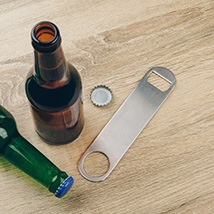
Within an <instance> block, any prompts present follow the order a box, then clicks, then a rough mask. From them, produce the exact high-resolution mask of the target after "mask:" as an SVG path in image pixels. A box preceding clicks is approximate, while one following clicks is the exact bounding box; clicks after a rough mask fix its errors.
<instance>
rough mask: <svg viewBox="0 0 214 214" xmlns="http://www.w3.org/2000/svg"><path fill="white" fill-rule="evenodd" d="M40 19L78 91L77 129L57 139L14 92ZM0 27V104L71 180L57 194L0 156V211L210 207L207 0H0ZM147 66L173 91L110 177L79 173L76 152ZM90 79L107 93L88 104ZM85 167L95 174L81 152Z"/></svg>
mask: <svg viewBox="0 0 214 214" xmlns="http://www.w3.org/2000/svg"><path fill="white" fill-rule="evenodd" d="M42 20H50V21H52V22H54V23H55V24H56V25H57V26H58V27H59V29H60V31H61V35H62V39H63V44H62V45H63V49H64V52H65V56H66V58H67V60H68V61H69V62H70V63H72V64H73V65H74V66H75V67H76V68H77V69H78V70H79V72H80V74H81V77H82V82H83V89H84V90H83V99H84V114H85V126H84V130H83V132H82V134H81V136H80V137H79V138H78V139H77V140H76V141H74V142H72V143H70V144H68V145H63V146H57V147H56V146H50V145H47V144H46V143H44V142H43V141H42V140H41V139H40V138H39V137H38V136H37V134H36V133H35V131H34V126H33V121H32V117H31V114H30V110H29V104H28V101H27V98H26V96H25V90H24V86H25V79H26V75H27V73H28V71H29V69H30V68H31V66H32V65H33V49H32V46H31V41H30V31H31V28H32V27H33V26H34V25H35V24H36V23H37V22H39V21H42ZM0 26H1V30H0V104H2V105H3V106H4V107H6V108H7V109H8V110H9V111H10V112H11V113H12V114H13V115H14V117H15V118H16V121H17V125H18V129H19V131H20V133H21V134H22V135H23V136H24V137H25V138H26V139H27V140H29V141H30V142H31V143H32V144H33V145H34V146H36V147H37V148H38V149H39V150H40V151H41V152H42V153H43V154H45V155H46V156H47V157H48V158H49V159H50V160H52V161H53V162H54V163H55V164H56V165H57V166H58V167H59V168H60V169H63V170H65V171H66V172H68V173H69V174H71V175H72V176H73V177H74V178H75V185H74V186H73V188H72V190H71V191H70V192H69V193H68V194H67V196H65V198H63V199H57V198H55V197H54V196H53V195H52V194H51V193H50V192H49V191H48V190H47V189H46V188H44V187H43V186H41V185H40V184H38V183H37V182H36V181H34V180H33V179H31V178H29V177H28V176H27V175H25V174H24V173H22V172H20V171H19V170H18V169H16V168H15V167H14V166H12V165H11V164H9V163H7V162H6V161H4V160H3V159H2V158H1V159H0V192H1V196H0V213H1V214H30V213H32V214H34V213H37V214H40V213H45V214H49V213H51V214H59V213H60V214H64V213H72V214H73V213H87V214H90V213H93V214H95V213H99V214H100V213H110V214H114V213H115V214H119V213H137V214H144V213H146V214H147V213H148V214H184V213H185V214H213V213H214V137H213V135H214V129H213V128H214V126H213V125H214V87H213V86H214V2H213V0H189V1H187V0H177V1H176V0H132V1H130V0H116V1H115V0H106V1H105V0H88V1H87V0H71V1H68V0H61V1H57V0H53V1H49V0H43V1H41V0H38V1H35V0H16V1H15V0H0ZM153 66H164V67H166V68H168V69H170V70H171V71H172V72H173V73H174V74H175V75H176V78H177V85H176V88H175V90H174V91H173V93H172V94H171V95H170V97H169V99H168V100H167V101H166V102H165V103H164V105H163V106H162V108H161V109H160V110H159V111H158V113H157V114H156V115H155V117H154V118H153V119H152V121H151V122H150V123H149V124H148V126H147V127H146V128H145V129H144V131H143V132H142V133H141V135H140V136H139V137H138V139H137V140H136V141H135V143H134V144H133V146H132V147H131V148H130V149H129V150H128V152H127V153H126V154H125V156H124V158H123V159H122V160H121V162H120V163H119V164H118V166H117V167H116V169H115V170H114V171H113V173H112V174H111V175H110V177H109V178H108V179H107V180H106V181H104V182H101V183H91V182H89V181H86V180H85V179H84V178H82V177H81V175H80V174H79V172H78V170H77V161H78V159H79V158H80V156H81V154H82V153H83V152H84V151H85V149H86V148H87V146H89V145H90V143H91V142H92V141H93V139H94V138H95V137H96V135H97V134H98V133H99V132H100V131H101V130H102V128H103V127H104V126H105V124H106V123H107V121H108V120H109V119H110V118H111V117H112V115H113V114H114V112H116V110H117V109H118V108H119V106H120V105H121V104H122V102H123V101H124V100H125V99H126V97H127V96H128V95H129V94H130V93H131V91H132V90H133V89H134V88H135V86H136V85H137V83H138V81H139V80H140V79H141V78H142V77H143V75H144V74H145V73H146V72H147V71H148V70H149V69H150V68H151V67H153ZM98 84H105V85H107V86H108V87H110V88H111V89H112V91H113V95H114V98H113V101H112V103H111V104H110V105H108V106H106V107H104V108H97V107H95V106H93V105H92V104H91V102H90V97H89V95H90V91H91V89H92V88H93V87H94V86H96V85H98ZM87 166H90V167H91V169H92V171H95V172H94V173H99V170H98V169H99V168H100V167H101V166H103V161H101V160H100V161H97V160H96V159H94V158H91V159H90V160H88V163H87ZM103 167H104V166H103ZM91 169H90V170H91Z"/></svg>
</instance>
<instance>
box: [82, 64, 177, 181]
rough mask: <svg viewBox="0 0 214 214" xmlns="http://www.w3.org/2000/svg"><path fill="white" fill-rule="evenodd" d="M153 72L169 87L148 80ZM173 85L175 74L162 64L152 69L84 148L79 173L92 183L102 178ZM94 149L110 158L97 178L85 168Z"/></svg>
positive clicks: (139, 131) (129, 144)
mask: <svg viewBox="0 0 214 214" xmlns="http://www.w3.org/2000/svg"><path fill="white" fill-rule="evenodd" d="M152 73H155V74H156V75H158V76H159V77H161V78H163V79H164V80H165V81H167V82H168V83H169V84H170V87H169V88H168V89H167V90H166V91H164V92H163V91H161V90H160V89H158V88H156V87H155V86H154V85H152V84H151V83H149V82H148V81H147V80H148V77H149V76H150V75H151V74H152ZM175 84H176V79H175V76H174V74H173V73H172V72H171V71H170V70H168V69H166V68H163V67H154V68H151V69H150V70H149V71H148V72H147V73H146V74H145V76H144V77H143V78H142V79H141V81H140V82H139V84H138V85H137V87H136V88H135V89H134V91H133V92H132V93H131V94H130V95H129V96H128V98H127V99H126V100H125V101H124V103H123V104H122V105H121V107H120V108H119V109H118V110H117V112H116V113H115V114H114V116H113V117H112V118H111V119H110V121H109V122H108V123H107V124H106V126H105V127H104V128H103V130H102V131H101V132H100V133H99V135H98V136H97V137H96V139H95V140H94V141H93V142H92V144H91V145H90V146H89V147H88V148H87V149H86V151H85V153H84V154H83V155H82V157H81V158H80V160H79V163H78V169H79V171H80V174H81V175H82V176H83V177H84V178H86V179H87V180H89V181H93V182H99V181H103V180H105V179H106V178H107V177H108V176H109V175H110V173H111V172H112V171H113V169H114V168H115V167H116V165H117V164H118V162H119V161H120V159H121V158H122V157H123V155H124V154H125V153H126V151H127V150H128V149H129V147H130V146H131V145H132V143H133V142H134V141H135V139H136V138H137V137H138V135H139V134H140V133H141V131H142V130H143V129H144V128H145V126H146V125H147V123H148V122H149V121H150V120H151V118H152V117H153V115H154V114H155V113H156V112H157V110H158V109H159V108H160V106H161V105H162V104H163V102H164V101H165V100H166V98H167V97H168V96H169V94H170V93H171V92H172V90H173V88H174V86H175ZM95 152H100V153H102V154H103V155H105V156H106V157H107V158H108V161H109V168H108V170H107V172H106V173H105V174H104V175H102V176H100V177H93V176H90V175H89V174H88V173H87V172H86V171H85V168H84V161H85V159H86V157H87V156H89V155H90V154H92V153H95Z"/></svg>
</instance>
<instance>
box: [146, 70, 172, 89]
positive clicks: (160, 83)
mask: <svg viewBox="0 0 214 214" xmlns="http://www.w3.org/2000/svg"><path fill="white" fill-rule="evenodd" d="M147 82H149V83H150V84H152V85H153V86H155V87H156V88H158V89H159V90H161V91H162V92H164V91H167V90H168V89H169V88H170V85H171V84H170V83H169V82H168V81H166V80H165V79H163V78H162V77H161V76H159V75H157V74H156V73H154V72H152V73H151V74H150V75H149V77H148V79H147Z"/></svg>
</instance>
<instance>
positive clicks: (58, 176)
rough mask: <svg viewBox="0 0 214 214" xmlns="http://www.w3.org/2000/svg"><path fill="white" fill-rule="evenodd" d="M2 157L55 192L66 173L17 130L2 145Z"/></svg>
mask: <svg viewBox="0 0 214 214" xmlns="http://www.w3.org/2000/svg"><path fill="white" fill-rule="evenodd" d="M2 157H3V158H4V159H6V160H8V161H9V162H10V163H12V164H13V165H15V166H16V167H17V168H19V169H21V170H22V171H24V172H25V173H26V174H28V175H29V176H31V177H32V178H34V179H35V180H37V181H38V182H39V183H41V184H42V185H44V186H45V187H47V188H48V189H49V191H50V192H52V193H56V191H57V190H58V188H59V187H60V185H61V184H62V182H63V181H64V180H65V179H66V178H67V177H68V175H67V174H66V173H65V172H63V171H61V170H60V169H59V168H57V167H56V166H55V165H54V164H53V163H52V162H51V161H50V160H49V159H47V158H46V157H45V156H44V155H43V154H42V153H41V152H39V151H38V150H37V149H36V148H35V147H34V146H33V145H31V144H30V143H29V142H28V141H27V140H26V139H25V138H23V137H22V136H21V135H20V134H19V133H18V132H17V133H16V134H15V135H14V136H12V137H11V138H10V142H9V143H7V146H5V147H4V150H3V151H2Z"/></svg>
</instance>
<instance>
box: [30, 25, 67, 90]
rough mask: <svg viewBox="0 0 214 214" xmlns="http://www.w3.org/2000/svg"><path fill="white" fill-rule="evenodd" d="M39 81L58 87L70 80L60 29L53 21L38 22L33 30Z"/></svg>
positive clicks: (45, 84) (41, 83) (42, 84)
mask: <svg viewBox="0 0 214 214" xmlns="http://www.w3.org/2000/svg"><path fill="white" fill-rule="evenodd" d="M31 38H32V45H33V47H34V57H35V75H36V79H37V81H38V83H39V84H40V85H41V86H43V87H47V88H57V87H60V86H62V85H64V84H66V82H68V81H69V73H68V68H67V63H66V60H65V57H64V54H63V50H62V48H61V36H60V33H59V29H58V28H57V27H56V25H54V24H53V23H51V22H47V21H46V22H40V23H38V24H37V25H36V26H35V27H34V28H33V29H32V32H31Z"/></svg>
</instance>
